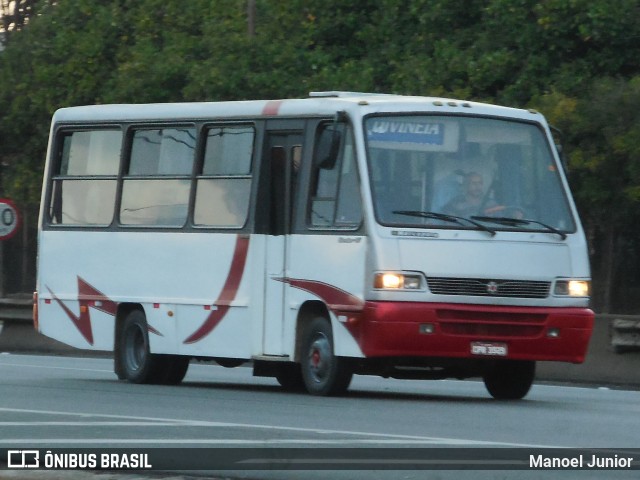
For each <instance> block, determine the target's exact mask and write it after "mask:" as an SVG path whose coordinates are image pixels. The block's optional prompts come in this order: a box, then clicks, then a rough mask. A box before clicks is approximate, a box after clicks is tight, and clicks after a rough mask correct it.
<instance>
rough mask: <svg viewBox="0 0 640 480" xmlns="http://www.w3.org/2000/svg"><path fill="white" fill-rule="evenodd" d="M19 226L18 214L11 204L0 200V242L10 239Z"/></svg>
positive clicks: (9, 201) (5, 199) (6, 200)
mask: <svg viewBox="0 0 640 480" xmlns="http://www.w3.org/2000/svg"><path fill="white" fill-rule="evenodd" d="M19 226H20V214H19V213H18V209H17V208H16V206H15V205H14V204H13V202H12V201H11V200H9V199H7V198H0V240H7V239H8V238H11V237H12V236H13V235H15V233H16V232H17V231H18V227H19Z"/></svg>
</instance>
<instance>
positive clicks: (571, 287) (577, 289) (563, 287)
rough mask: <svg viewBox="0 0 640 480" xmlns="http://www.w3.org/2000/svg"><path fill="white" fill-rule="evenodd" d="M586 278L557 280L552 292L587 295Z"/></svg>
mask: <svg viewBox="0 0 640 480" xmlns="http://www.w3.org/2000/svg"><path fill="white" fill-rule="evenodd" d="M590 286H591V285H590V282H589V281H588V280H558V281H556V287H555V289H554V292H553V293H554V294H555V295H559V296H569V297H588V296H589V292H590V290H591V288H590Z"/></svg>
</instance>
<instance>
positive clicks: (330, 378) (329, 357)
mask: <svg viewBox="0 0 640 480" xmlns="http://www.w3.org/2000/svg"><path fill="white" fill-rule="evenodd" d="M300 366H301V370H302V379H303V380H304V385H305V387H306V389H307V391H308V392H309V393H311V394H312V395H323V396H328V395H337V394H340V393H344V392H345V391H346V390H347V388H349V384H350V383H351V377H352V376H353V372H352V370H351V368H349V365H348V362H347V360H346V359H344V358H341V357H337V356H335V355H334V345H333V332H332V330H331V323H330V322H329V320H327V319H326V318H324V317H316V318H315V319H313V320H312V321H311V323H310V324H309V325H308V327H307V328H306V330H305V334H304V338H303V343H302V356H301V359H300Z"/></svg>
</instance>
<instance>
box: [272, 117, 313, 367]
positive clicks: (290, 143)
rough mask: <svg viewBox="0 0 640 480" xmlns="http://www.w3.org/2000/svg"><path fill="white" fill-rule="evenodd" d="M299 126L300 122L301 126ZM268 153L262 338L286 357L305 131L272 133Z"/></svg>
mask: <svg viewBox="0 0 640 480" xmlns="http://www.w3.org/2000/svg"><path fill="white" fill-rule="evenodd" d="M298 125H299V123H298ZM269 127H270V125H269V123H267V132H266V139H265V150H264V165H265V168H266V169H267V173H268V175H267V176H268V179H265V176H263V179H265V184H266V185H265V187H266V190H267V191H268V193H267V194H266V195H265V197H266V198H265V197H263V198H264V199H265V200H266V201H267V203H268V212H267V217H268V221H267V222H266V223H267V225H266V230H267V236H266V247H265V268H266V272H265V282H266V285H265V303H264V317H263V318H264V322H263V335H262V339H263V340H262V342H263V343H262V351H263V354H264V355H284V354H285V353H286V352H285V348H284V343H283V335H284V319H285V316H286V315H287V313H288V308H287V299H286V294H287V288H286V287H287V285H286V284H285V283H284V282H283V281H282V279H283V278H284V277H286V275H287V273H286V272H287V248H288V245H289V233H290V232H291V217H292V203H293V202H292V199H293V195H294V186H295V180H296V176H297V172H298V167H299V165H300V160H301V157H302V143H303V132H302V131H301V130H269Z"/></svg>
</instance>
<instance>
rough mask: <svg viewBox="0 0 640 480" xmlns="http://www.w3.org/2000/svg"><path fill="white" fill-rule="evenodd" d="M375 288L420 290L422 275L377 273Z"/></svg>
mask: <svg viewBox="0 0 640 480" xmlns="http://www.w3.org/2000/svg"><path fill="white" fill-rule="evenodd" d="M373 288H376V289H383V290H420V289H421V288H422V277H421V276H420V275H416V274H406V273H396V272H381V273H376V274H375V277H374V280H373Z"/></svg>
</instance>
